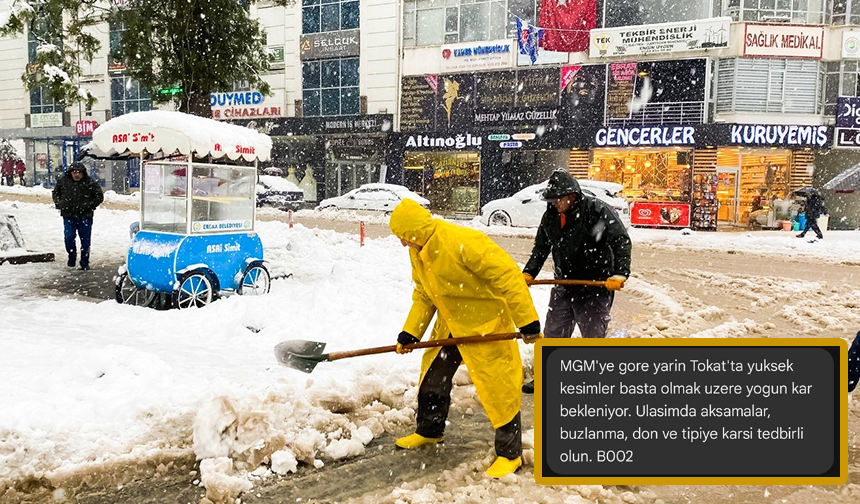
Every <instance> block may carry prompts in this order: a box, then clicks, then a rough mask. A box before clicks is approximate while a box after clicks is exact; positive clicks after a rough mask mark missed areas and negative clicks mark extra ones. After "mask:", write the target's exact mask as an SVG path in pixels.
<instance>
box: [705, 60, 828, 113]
mask: <svg viewBox="0 0 860 504" xmlns="http://www.w3.org/2000/svg"><path fill="white" fill-rule="evenodd" d="M717 69H718V70H717V71H718V74H717V104H716V105H717V106H716V108H717V110H716V111H717V112H772V113H786V114H817V113H819V112H818V110H819V107H820V105H819V103H820V102H819V100H818V97H820V96H821V95H820V93H821V91H820V88H821V65H820V63H819V62H818V61H813V60H802V59H776V58H774V59H765V58H761V59H759V58H728V59H723V60H720V62H719V65H718V67H717Z"/></svg>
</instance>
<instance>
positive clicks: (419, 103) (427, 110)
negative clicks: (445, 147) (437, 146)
mask: <svg viewBox="0 0 860 504" xmlns="http://www.w3.org/2000/svg"><path fill="white" fill-rule="evenodd" d="M437 83H438V78H437V76H435V75H433V76H424V75H413V76H409V77H403V78H402V79H400V129H401V131H434V130H435V129H436V92H437V89H436V84H437Z"/></svg>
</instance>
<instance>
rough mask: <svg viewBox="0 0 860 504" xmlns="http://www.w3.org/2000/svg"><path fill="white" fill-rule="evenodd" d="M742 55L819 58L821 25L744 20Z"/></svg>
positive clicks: (821, 50) (822, 45)
mask: <svg viewBox="0 0 860 504" xmlns="http://www.w3.org/2000/svg"><path fill="white" fill-rule="evenodd" d="M744 29H745V30H746V32H745V33H744V56H760V57H766V58H810V59H821V57H822V56H823V55H824V27H823V26H809V25H786V24H756V23H746V25H745V28H744Z"/></svg>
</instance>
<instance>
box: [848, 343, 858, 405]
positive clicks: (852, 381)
mask: <svg viewBox="0 0 860 504" xmlns="http://www.w3.org/2000/svg"><path fill="white" fill-rule="evenodd" d="M858 380H860V331H857V336H855V337H854V342H853V343H851V348H849V349H848V392H851V391H852V390H854V389H855V388H856V387H857V381H858Z"/></svg>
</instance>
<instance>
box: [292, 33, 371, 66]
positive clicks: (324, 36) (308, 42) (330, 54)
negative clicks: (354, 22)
mask: <svg viewBox="0 0 860 504" xmlns="http://www.w3.org/2000/svg"><path fill="white" fill-rule="evenodd" d="M359 33H360V31H359V30H358V29H355V30H340V31H333V32H325V33H308V34H305V35H302V37H301V41H300V42H299V57H300V58H301V59H303V60H311V59H324V58H344V57H347V56H358V55H359V49H360V46H361V44H360V38H359Z"/></svg>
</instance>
